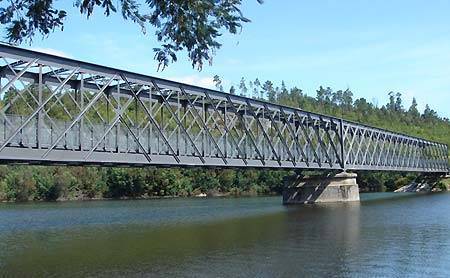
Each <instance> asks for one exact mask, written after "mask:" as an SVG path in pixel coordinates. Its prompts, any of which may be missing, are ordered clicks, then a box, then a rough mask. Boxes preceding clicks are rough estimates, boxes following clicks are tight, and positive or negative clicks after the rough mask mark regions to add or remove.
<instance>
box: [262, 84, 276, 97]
mask: <svg viewBox="0 0 450 278" xmlns="http://www.w3.org/2000/svg"><path fill="white" fill-rule="evenodd" d="M262 89H263V91H264V92H265V94H266V96H267V99H268V100H269V101H271V102H274V101H275V100H276V99H277V92H276V90H274V88H273V83H272V82H271V81H269V80H267V81H266V82H264V84H263V86H262Z"/></svg>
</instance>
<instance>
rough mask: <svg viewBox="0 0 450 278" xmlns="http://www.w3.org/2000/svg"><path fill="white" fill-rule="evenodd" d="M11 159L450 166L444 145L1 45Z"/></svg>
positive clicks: (5, 158)
mask: <svg viewBox="0 0 450 278" xmlns="http://www.w3.org/2000/svg"><path fill="white" fill-rule="evenodd" d="M0 57H1V58H0V78H1V82H0V101H1V107H0V160H1V161H2V162H4V163H31V164H33V163H36V164H52V163H56V164H70V165H81V164H93V165H132V166H147V165H164V166H205V167H265V168H291V169H349V170H392V171H418V172H448V150H447V146H446V145H444V144H441V143H437V142H432V141H428V140H424V139H421V138H416V137H412V136H408V135H404V134H399V133H395V132H391V131H387V130H383V129H379V128H374V127H370V126H366V125H362V124H358V123H354V122H350V121H346V120H343V119H340V118H335V117H330V116H326V115H320V114H316V113H311V112H307V111H303V110H301V109H295V108H291V107H286V106H281V105H276V104H272V103H268V102H265V101H261V100H255V99H250V98H246V97H242V96H236V95H230V94H226V93H223V92H219V91H215V90H210V89H205V88H201V87H197V86H192V85H186V84H182V83H178V82H173V81H168V80H164V79H159V78H155V77H151V76H146V75H141V74H136V73H132V72H128V71H123V70H118V69H113V68H109V67H104V66H99V65H94V64H91V63H85V62H80V61H76V60H72V59H67V58H61V57H56V56H52V55H48V54H43V53H38V52H34V51H29V50H24V49H20V48H15V47H10V46H0Z"/></svg>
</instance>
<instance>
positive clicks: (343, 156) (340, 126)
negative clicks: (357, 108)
mask: <svg viewBox="0 0 450 278" xmlns="http://www.w3.org/2000/svg"><path fill="white" fill-rule="evenodd" d="M343 122H344V120H343V119H342V118H341V119H339V133H340V135H339V137H340V139H341V140H340V141H341V142H340V143H341V159H340V160H341V168H342V170H344V171H345V164H346V161H345V149H344V123H343Z"/></svg>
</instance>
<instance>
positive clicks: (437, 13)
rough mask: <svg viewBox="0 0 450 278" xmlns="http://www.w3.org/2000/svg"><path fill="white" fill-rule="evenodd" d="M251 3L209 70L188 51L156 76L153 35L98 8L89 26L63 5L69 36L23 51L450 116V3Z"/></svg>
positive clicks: (168, 75) (36, 43) (38, 40)
mask: <svg viewBox="0 0 450 278" xmlns="http://www.w3.org/2000/svg"><path fill="white" fill-rule="evenodd" d="M59 2H64V3H67V2H69V3H71V2H72V1H59ZM245 2H246V3H245V4H244V6H243V7H242V10H243V12H244V14H245V15H246V16H247V17H249V18H250V19H251V20H252V22H251V23H249V24H247V25H245V26H244V29H243V30H242V32H241V33H240V34H239V35H236V36H231V35H224V36H223V37H222V38H221V42H222V43H223V47H222V48H221V49H220V50H219V51H218V52H217V54H216V56H215V57H214V61H213V65H212V66H205V67H204V68H203V70H202V71H201V72H198V71H197V70H195V69H192V67H191V64H190V62H189V61H188V60H187V58H186V56H184V55H183V54H181V53H180V54H179V61H178V62H177V63H176V64H172V65H170V66H169V68H167V69H166V70H164V71H163V72H157V71H156V69H157V66H156V63H155V62H154V61H153V52H152V48H153V47H155V46H158V43H157V42H156V40H155V39H154V37H153V32H154V30H153V29H151V28H149V29H148V30H147V31H148V34H147V35H143V34H142V33H141V31H140V28H139V27H138V26H137V25H134V24H133V23H131V22H125V21H123V20H122V19H121V18H120V17H119V16H112V17H110V18H104V17H103V16H102V14H101V13H100V11H98V12H97V13H96V14H95V15H94V16H93V17H92V18H91V19H89V20H86V19H85V17H83V16H81V15H79V13H78V11H77V10H76V9H75V8H73V7H72V6H65V7H64V8H66V9H67V10H69V16H70V17H69V18H68V20H67V21H66V23H65V29H64V31H63V32H59V31H56V32H55V33H53V34H52V35H50V37H49V38H47V39H41V38H40V37H36V38H35V40H34V42H33V44H32V45H31V46H30V45H23V46H25V47H28V48H34V49H38V50H45V51H50V52H53V53H59V54H60V55H67V56H69V57H72V58H76V59H81V60H86V61H90V62H94V63H99V64H104V65H108V66H113V67H118V68H124V69H127V70H131V71H136V72H140V73H146V74H150V75H154V76H158V77H164V78H169V79H174V80H178V81H184V82H188V83H194V84H196V85H200V86H212V76H214V75H215V74H218V75H219V76H221V77H222V78H223V79H224V83H225V85H226V86H230V85H231V84H237V83H238V82H239V80H240V78H241V77H245V78H246V79H252V80H253V79H255V78H256V77H258V78H259V79H260V80H261V81H264V80H272V81H275V82H279V83H281V81H282V80H284V81H285V82H286V84H287V85H288V86H294V85H295V86H298V87H300V88H302V89H303V90H304V92H305V93H307V94H309V95H312V96H315V94H316V93H315V90H316V89H317V88H318V87H319V86H320V85H323V86H330V87H332V88H333V89H336V90H337V89H345V88H347V87H349V88H350V89H351V90H352V91H353V92H354V94H355V97H365V98H366V99H367V100H369V101H371V102H373V103H375V104H378V105H382V104H384V103H385V102H386V101H387V94H388V92H389V91H391V90H393V91H399V92H401V93H402V94H403V95H404V99H405V106H406V107H409V105H410V103H411V100H412V98H413V97H416V99H417V100H418V102H419V108H421V109H423V107H424V106H425V104H426V103H428V104H429V105H430V106H431V107H432V108H433V109H435V110H437V111H438V113H439V114H440V115H442V116H446V117H450V17H449V16H448V14H449V11H450V1H439V0H434V1H425V0H422V1H418V0H417V1H414V0H408V1H403V0H396V1H387V0H385V1H381V0H379V1H374V0H372V1H369V0H359V1H357V0H346V1H338V0H336V1H331V0H330V1H325V0H318V1H294V0H289V1H288V0H285V1H275V0H266V1H265V3H264V4H263V5H259V4H257V2H256V0H247V1H245ZM67 4H68V3H67ZM59 5H62V4H59Z"/></svg>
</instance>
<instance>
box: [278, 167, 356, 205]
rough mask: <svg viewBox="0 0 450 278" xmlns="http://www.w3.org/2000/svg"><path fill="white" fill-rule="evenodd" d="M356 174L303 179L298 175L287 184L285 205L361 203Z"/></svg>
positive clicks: (343, 173) (284, 196) (284, 193)
mask: <svg viewBox="0 0 450 278" xmlns="http://www.w3.org/2000/svg"><path fill="white" fill-rule="evenodd" d="M356 177H357V175H356V174H355V173H347V172H341V173H339V174H337V175H335V176H332V177H303V176H300V175H298V174H295V175H294V176H291V177H290V178H288V179H287V180H286V182H285V186H284V190H283V204H284V205H290V204H311V203H336V202H353V201H359V187H358V184H357V183H356Z"/></svg>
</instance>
